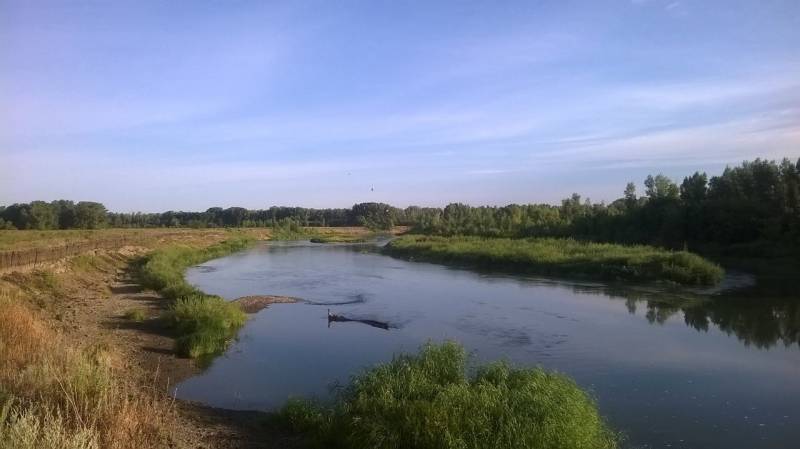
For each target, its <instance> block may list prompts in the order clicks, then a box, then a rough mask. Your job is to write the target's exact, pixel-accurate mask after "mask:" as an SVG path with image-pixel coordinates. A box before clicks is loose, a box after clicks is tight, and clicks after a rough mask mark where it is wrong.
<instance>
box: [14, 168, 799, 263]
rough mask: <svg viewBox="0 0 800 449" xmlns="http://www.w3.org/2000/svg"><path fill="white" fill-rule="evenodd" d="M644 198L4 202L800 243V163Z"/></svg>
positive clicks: (116, 218) (150, 223)
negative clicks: (198, 208) (440, 204)
mask: <svg viewBox="0 0 800 449" xmlns="http://www.w3.org/2000/svg"><path fill="white" fill-rule="evenodd" d="M644 186H645V191H644V192H643V193H644V194H643V195H640V194H639V193H637V189H636V186H635V185H634V184H633V183H628V185H627V186H626V187H625V189H624V191H623V192H622V193H623V196H622V197H621V198H619V199H617V200H615V201H613V202H611V203H609V204H606V203H604V202H600V203H593V202H591V201H589V200H588V199H586V200H584V199H582V198H581V196H580V195H578V194H573V195H572V196H571V197H570V198H567V199H565V200H563V201H562V202H561V204H560V205H550V204H527V205H518V204H510V205H508V206H502V207H497V206H482V207H473V206H468V205H465V204H459V203H454V204H449V205H447V206H446V207H444V208H429V207H417V206H411V207H407V208H405V209H400V208H396V207H393V206H391V205H388V204H383V203H361V204H356V205H354V206H353V207H352V208H349V209H308V208H302V207H270V208H269V209H258V210H248V209H244V208H241V207H229V208H226V209H223V208H221V207H213V208H210V209H208V210H206V211H205V212H174V211H168V212H163V213H138V212H137V213H117V212H108V211H107V210H106V208H105V207H104V206H103V205H102V204H100V203H95V202H78V203H74V202H72V201H66V200H59V201H53V202H50V203H48V202H44V201H33V202H31V203H27V204H13V205H11V206H8V207H1V206H0V229H2V228H5V229H93V228H103V227H121V228H147V227H195V228H206V227H274V226H286V225H297V226H360V225H363V226H367V227H369V228H372V229H375V230H381V229H389V228H390V227H391V226H393V225H407V226H411V227H413V230H414V231H415V232H418V233H423V234H434V235H479V236H485V237H574V238H578V239H586V240H593V241H601V242H617V243H647V244H653V245H657V246H663V247H667V248H690V249H697V248H703V249H709V248H714V247H718V248H723V247H730V246H732V245H733V246H738V248H739V250H742V249H744V250H747V248H748V247H749V248H751V249H752V250H753V252H759V251H760V249H761V247H762V246H765V245H767V246H769V247H770V248H772V249H774V248H784V249H785V250H786V251H787V252H788V251H794V249H796V248H800V160H797V161H796V162H793V161H791V160H789V159H784V160H782V161H781V162H776V161H768V160H761V159H756V160H754V161H751V162H744V163H742V164H741V165H739V166H736V167H728V168H726V169H725V170H724V172H723V173H722V174H720V175H718V176H713V177H711V178H709V177H708V176H707V175H706V174H705V173H695V174H693V175H691V176H687V177H685V178H684V179H683V181H682V182H681V183H680V185H678V184H676V183H675V182H673V181H672V180H671V179H669V178H667V177H666V176H663V175H660V174H659V175H656V176H648V177H647V179H645V181H644Z"/></svg>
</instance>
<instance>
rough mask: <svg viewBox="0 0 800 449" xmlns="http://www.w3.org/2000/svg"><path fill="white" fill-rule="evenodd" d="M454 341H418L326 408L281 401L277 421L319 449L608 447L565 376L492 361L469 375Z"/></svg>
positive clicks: (609, 436)
mask: <svg viewBox="0 0 800 449" xmlns="http://www.w3.org/2000/svg"><path fill="white" fill-rule="evenodd" d="M467 361H468V360H467V355H466V351H465V350H464V349H463V348H462V347H461V346H460V345H458V344H456V343H453V342H446V343H443V344H441V345H434V344H428V345H426V346H425V347H423V348H422V349H421V350H420V352H419V354H416V355H401V356H398V357H396V358H395V359H394V360H393V361H392V362H390V363H386V364H382V365H378V366H376V367H373V368H371V369H368V370H366V371H364V372H363V373H361V374H359V375H356V376H355V377H354V378H353V379H352V381H351V383H350V385H349V386H347V387H345V388H344V389H343V391H342V392H341V393H340V395H339V398H338V400H337V401H336V402H335V403H334V404H333V405H320V404H314V403H312V402H308V401H304V400H293V401H290V402H289V403H288V404H287V405H286V406H284V408H283V410H282V411H281V413H280V419H281V421H282V422H283V423H284V425H288V426H289V427H290V428H291V429H293V430H295V431H296V432H298V433H300V434H301V435H304V436H305V437H306V438H309V439H310V440H311V441H310V442H311V444H312V445H313V447H317V448H329V449H394V448H415V449H486V448H504V449H530V448H541V449H544V448H548V449H612V448H616V447H618V443H619V436H618V435H617V434H616V433H615V432H613V431H612V430H610V429H609V427H608V426H607V424H606V423H605V421H604V419H603V418H602V417H601V415H600V413H599V412H598V410H597V405H596V404H595V402H594V400H593V399H592V398H591V396H589V395H588V394H587V393H586V392H584V391H583V390H581V389H580V388H579V387H578V386H577V385H576V384H575V382H573V381H572V380H571V379H569V378H568V377H566V376H564V375H561V374H556V373H551V372H547V371H544V370H542V369H539V368H533V369H518V368H513V367H511V366H509V365H508V364H506V363H502V362H496V363H492V364H489V365H486V366H481V367H478V368H477V369H476V370H474V371H475V372H474V374H472V375H470V370H469V369H468V366H467Z"/></svg>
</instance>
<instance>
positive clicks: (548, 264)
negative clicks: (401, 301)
mask: <svg viewBox="0 0 800 449" xmlns="http://www.w3.org/2000/svg"><path fill="white" fill-rule="evenodd" d="M384 251H385V252H386V253H388V254H390V255H394V256H399V257H406V258H411V257H413V258H416V259H420V260H428V261H433V262H443V263H460V264H469V265H477V266H481V267H490V268H500V269H511V270H515V271H523V272H528V273H536V274H543V275H564V276H584V277H594V278H601V279H628V280H641V281H653V280H665V281H671V282H675V283H678V284H684V285H713V284H716V283H717V282H719V281H720V280H722V277H723V275H724V272H723V270H722V268H720V267H719V265H716V264H714V263H712V262H709V261H707V260H706V259H703V258H702V257H700V256H698V255H696V254H692V253H690V252H687V251H667V250H663V249H659V248H655V247H652V246H643V245H634V246H626V245H616V244H609V243H589V242H580V241H577V240H573V239H551V238H547V239H536V238H534V239H509V238H482V237H428V236H418V235H408V236H403V237H400V238H398V239H396V240H393V241H392V242H390V243H389V244H388V245H387V246H386V247H385V249H384Z"/></svg>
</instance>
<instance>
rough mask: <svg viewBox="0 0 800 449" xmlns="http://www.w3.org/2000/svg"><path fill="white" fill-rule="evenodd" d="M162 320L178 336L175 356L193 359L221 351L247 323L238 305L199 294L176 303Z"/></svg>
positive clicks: (216, 297)
mask: <svg viewBox="0 0 800 449" xmlns="http://www.w3.org/2000/svg"><path fill="white" fill-rule="evenodd" d="M165 318H166V319H167V321H168V323H169V324H170V326H171V327H172V328H173V329H175V330H176V332H177V333H178V335H180V337H179V338H178V340H177V349H178V353H179V354H181V355H183V356H189V357H193V358H194V357H199V356H202V355H209V354H215V353H218V352H220V351H222V350H224V349H225V346H226V345H227V342H228V341H229V340H230V339H231V338H233V336H234V335H236V331H237V330H239V328H241V327H242V326H243V325H244V323H245V320H246V319H247V317H246V315H245V314H244V312H242V309H241V308H239V306H238V305H236V304H232V303H230V302H228V301H225V300H224V299H222V298H220V297H219V296H208V295H202V294H198V295H194V296H190V297H187V298H181V299H178V300H176V301H175V303H174V304H173V305H172V307H171V308H170V310H169V312H167V314H166V315H165Z"/></svg>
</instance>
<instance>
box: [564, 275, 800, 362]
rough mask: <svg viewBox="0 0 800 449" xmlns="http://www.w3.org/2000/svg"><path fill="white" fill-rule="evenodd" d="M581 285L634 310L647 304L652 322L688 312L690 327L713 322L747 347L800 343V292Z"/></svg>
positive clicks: (701, 328)
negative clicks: (700, 292) (709, 293)
mask: <svg viewBox="0 0 800 449" xmlns="http://www.w3.org/2000/svg"><path fill="white" fill-rule="evenodd" d="M575 290H577V291H580V292H581V293H595V294H605V295H607V296H610V297H611V298H615V299H624V300H625V306H626V307H627V309H628V312H630V313H631V314H634V315H635V314H636V313H637V311H638V309H639V308H640V306H642V305H644V306H645V307H646V308H647V310H646V311H645V312H644V317H645V318H646V319H647V321H648V322H650V323H651V324H663V323H665V322H666V321H667V320H668V319H670V318H671V317H673V316H675V315H677V314H678V313H682V314H683V319H684V322H685V323H686V325H687V326H690V327H692V328H694V329H696V330H698V331H708V329H709V328H710V327H711V326H712V325H713V326H715V327H717V328H718V329H720V330H721V331H723V332H725V333H726V334H728V335H735V336H736V337H737V338H738V339H739V340H740V341H742V342H743V343H744V344H745V345H746V346H750V345H752V346H755V347H757V348H770V347H772V346H774V345H776V344H779V343H783V344H784V345H786V346H793V345H798V347H800V297H798V296H797V295H790V296H776V295H775V291H771V290H770V289H763V288H761V289H756V288H749V289H743V290H741V291H738V292H736V293H735V294H725V295H715V296H702V295H693V294H690V293H686V292H671V291H660V292H659V291H647V290H642V291H637V290H632V289H625V288H618V287H608V286H606V287H599V286H597V287H575ZM780 293H781V294H783V293H785V292H780Z"/></svg>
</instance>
